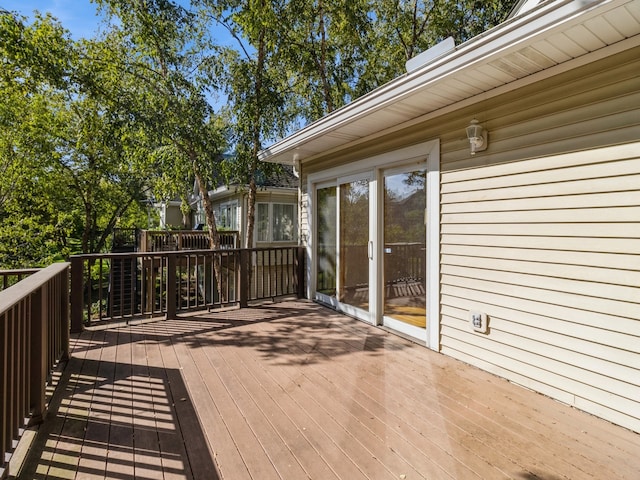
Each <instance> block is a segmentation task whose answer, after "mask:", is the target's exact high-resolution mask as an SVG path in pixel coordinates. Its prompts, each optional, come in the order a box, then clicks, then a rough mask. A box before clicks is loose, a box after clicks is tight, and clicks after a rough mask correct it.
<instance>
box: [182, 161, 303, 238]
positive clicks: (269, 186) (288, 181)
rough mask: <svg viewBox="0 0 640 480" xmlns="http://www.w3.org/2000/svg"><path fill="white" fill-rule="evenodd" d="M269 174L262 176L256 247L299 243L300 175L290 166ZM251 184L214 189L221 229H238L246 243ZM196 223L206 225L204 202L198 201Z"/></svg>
mask: <svg viewBox="0 0 640 480" xmlns="http://www.w3.org/2000/svg"><path fill="white" fill-rule="evenodd" d="M282 170H283V171H282V172H280V173H279V174H275V175H271V176H269V177H267V176H264V175H258V178H257V184H258V191H257V195H256V214H255V228H254V239H253V246H254V247H261V246H278V245H282V246H285V245H291V244H297V242H298V178H297V177H296V176H295V175H294V173H293V169H292V168H291V167H290V166H285V167H284V168H283V169H282ZM248 194H249V190H248V187H247V186H245V185H238V184H235V185H228V186H227V185H222V186H219V187H218V188H216V189H215V190H211V191H210V192H209V197H210V198H211V199H212V201H213V206H214V212H215V216H216V225H217V227H218V229H219V230H223V231H224V230H230V231H238V232H239V237H240V239H241V243H242V244H243V245H244V238H245V237H246V229H247V210H248ZM194 207H195V211H194V221H193V225H194V226H195V225H198V224H200V225H206V219H205V213H204V208H203V206H202V201H201V200H198V201H196V202H194Z"/></svg>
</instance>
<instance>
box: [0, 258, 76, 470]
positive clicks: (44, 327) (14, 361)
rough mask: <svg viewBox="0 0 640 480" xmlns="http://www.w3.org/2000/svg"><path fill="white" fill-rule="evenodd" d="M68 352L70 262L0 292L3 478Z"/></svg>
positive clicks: (42, 407)
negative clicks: (7, 464) (26, 421)
mask: <svg viewBox="0 0 640 480" xmlns="http://www.w3.org/2000/svg"><path fill="white" fill-rule="evenodd" d="M68 352H69V264H68V263H55V264H53V265H50V266H48V267H47V268H44V269H42V270H38V271H36V272H35V273H33V274H31V275H30V276H29V277H27V278H24V279H23V280H21V281H20V282H19V283H16V284H14V285H13V286H11V287H9V288H7V289H5V290H3V291H2V292H0V422H1V424H0V478H2V476H3V474H4V473H6V472H4V470H5V466H6V462H7V461H8V460H9V458H10V456H11V452H12V449H13V448H15V442H16V440H17V439H18V438H19V436H20V434H21V432H22V430H23V428H24V427H25V419H28V422H29V423H38V422H40V421H41V420H42V419H43V416H44V414H45V409H46V404H45V392H46V384H47V381H48V378H49V376H50V375H51V372H52V371H53V367H54V366H55V364H56V362H57V361H58V360H60V359H64V358H66V357H67V356H68Z"/></svg>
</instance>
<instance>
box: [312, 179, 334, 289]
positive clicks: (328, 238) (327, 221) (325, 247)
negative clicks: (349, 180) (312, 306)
mask: <svg viewBox="0 0 640 480" xmlns="http://www.w3.org/2000/svg"><path fill="white" fill-rule="evenodd" d="M337 206H338V202H337V189H336V187H335V186H334V187H327V188H319V189H318V190H317V209H316V212H317V219H318V229H317V242H318V243H317V245H318V246H317V252H316V259H317V264H316V270H317V275H316V291H317V292H318V293H321V294H324V295H328V296H330V297H335V295H336V268H337V250H336V247H337V228H336V225H337V221H336V220H337Z"/></svg>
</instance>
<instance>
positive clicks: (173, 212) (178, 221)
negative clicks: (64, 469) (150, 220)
mask: <svg viewBox="0 0 640 480" xmlns="http://www.w3.org/2000/svg"><path fill="white" fill-rule="evenodd" d="M180 205H182V202H181V201H180V200H169V201H164V202H157V203H155V204H154V205H153V206H154V208H155V209H156V210H157V212H158V216H159V218H160V229H162V230H164V229H182V230H190V229H191V228H193V227H194V226H195V225H193V224H192V215H183V214H182V211H181V210H180Z"/></svg>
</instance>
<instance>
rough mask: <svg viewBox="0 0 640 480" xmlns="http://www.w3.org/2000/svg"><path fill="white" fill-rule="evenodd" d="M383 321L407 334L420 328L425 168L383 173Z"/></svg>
mask: <svg viewBox="0 0 640 480" xmlns="http://www.w3.org/2000/svg"><path fill="white" fill-rule="evenodd" d="M383 190H384V193H383V205H382V208H383V210H384V215H383V218H384V220H383V225H382V236H383V255H382V275H383V291H382V297H383V302H382V303H383V308H382V312H383V324H384V325H385V326H389V327H391V328H394V329H396V330H400V331H403V332H404V333H407V334H410V335H412V336H420V337H422V336H424V335H423V331H424V329H425V328H426V321H427V310H426V308H427V304H426V298H427V297H426V238H427V232H426V207H427V204H426V202H427V196H426V170H425V169H419V170H408V171H398V170H390V171H385V172H384V174H383Z"/></svg>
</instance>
